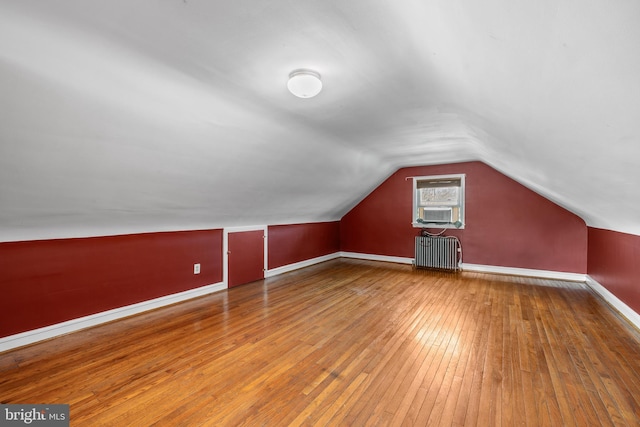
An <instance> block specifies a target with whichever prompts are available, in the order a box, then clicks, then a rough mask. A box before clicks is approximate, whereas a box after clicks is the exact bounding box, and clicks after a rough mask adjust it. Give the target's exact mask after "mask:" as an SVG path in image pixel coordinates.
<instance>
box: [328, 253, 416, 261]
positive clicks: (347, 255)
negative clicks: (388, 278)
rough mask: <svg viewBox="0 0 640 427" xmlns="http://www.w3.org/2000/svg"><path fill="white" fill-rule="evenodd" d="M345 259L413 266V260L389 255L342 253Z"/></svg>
mask: <svg viewBox="0 0 640 427" xmlns="http://www.w3.org/2000/svg"><path fill="white" fill-rule="evenodd" d="M340 256H341V257H344V258H356V259H366V260H368V261H382V262H395V263H396V264H413V258H405V257H399V256H389V255H375V254H361V253H358V252H340Z"/></svg>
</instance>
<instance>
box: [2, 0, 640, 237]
mask: <svg viewBox="0 0 640 427" xmlns="http://www.w3.org/2000/svg"><path fill="white" fill-rule="evenodd" d="M639 18H640V3H639V2H637V1H618V2H610V1H609V2H607V1H592V2H587V3H585V2H578V1H573V2H571V1H563V2H558V1H550V0H549V1H538V2H513V1H508V0H493V1H485V2H474V1H472V0H457V1H451V0H442V1H429V2H424V1H420V0H399V1H394V2H389V1H384V0H366V1H365V0H349V1H328V0H323V1H320V0H318V1H307V2H292V1H285V0H271V1H269V2H260V1H237V2H211V1H205V0H138V1H135V2H131V1H124V0H110V1H81V0H57V1H50V2H49V1H48V2H43V1H36V0H0V241H10V240H29V239H40V238H54V237H74V236H91V235H107V234H120V233H130V232H143V231H161V230H183V229H195V228H211V227H222V226H231V225H248V224H266V223H268V224H275V223H292V222H311V221H324V220H336V219H339V218H340V217H341V216H342V215H343V214H344V213H346V212H347V211H348V210H349V209H350V208H351V207H352V206H353V205H355V204H356V203H357V202H358V201H359V200H360V199H361V198H362V197H364V196H365V195H366V194H367V193H368V192H369V191H371V190H372V189H373V188H374V187H375V186H377V185H378V184H379V183H380V182H382V181H383V180H384V179H385V178H386V177H387V176H389V175H390V174H391V173H392V172H393V171H395V170H396V169H397V168H399V167H402V166H409V165H418V164H436V163H449V162H457V161H466V160H482V161H484V162H486V163H488V164H490V165H492V166H493V167H495V168H496V169H498V170H500V171H501V172H503V173H505V174H507V175H509V176H511V177H512V178H514V179H516V180H518V181H520V182H521V183H523V184H525V185H527V186H528V187H530V188H532V189H533V190H535V191H537V192H539V193H541V194H543V195H545V196H546V197H548V198H549V199H551V200H553V201H555V202H557V203H558V204H560V205H562V206H564V207H566V208H568V209H570V210H572V211H574V212H576V213H577V214H578V215H580V216H581V217H583V218H584V219H585V221H586V222H587V224H588V225H590V226H594V227H600V228H606V229H611V230H617V231H623V232H628V233H632V234H639V235H640V220H639V219H638V218H640V191H639V190H638V183H640V78H639V77H638V76H640V25H637V23H638V22H639V21H638V20H639ZM302 67H307V68H313V69H315V70H317V71H318V72H320V74H321V75H322V77H323V82H324V90H323V92H321V93H320V95H318V96H317V97H316V98H312V99H299V98H296V97H294V96H293V95H291V94H290V93H288V92H287V89H286V79H287V76H288V74H289V72H290V71H292V70H294V69H296V68H302Z"/></svg>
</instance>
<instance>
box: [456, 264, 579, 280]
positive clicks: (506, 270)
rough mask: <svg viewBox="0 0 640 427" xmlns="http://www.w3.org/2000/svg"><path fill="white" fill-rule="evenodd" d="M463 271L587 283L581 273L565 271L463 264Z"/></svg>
mask: <svg viewBox="0 0 640 427" xmlns="http://www.w3.org/2000/svg"><path fill="white" fill-rule="evenodd" d="M462 270H465V271H477V272H479V273H494V274H508V275H512V276H525V277H540V278H543V279H555V280H567V281H570V282H581V283H584V282H586V281H587V275H586V274H581V273H567V272H564V271H551V270H535V269H531V268H518V267H500V266H496V265H481V264H467V263H462Z"/></svg>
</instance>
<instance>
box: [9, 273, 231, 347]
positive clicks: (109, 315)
mask: <svg viewBox="0 0 640 427" xmlns="http://www.w3.org/2000/svg"><path fill="white" fill-rule="evenodd" d="M226 288H227V287H226V286H225V285H224V283H215V284H212V285H206V286H202V287H200V288H196V289H190V290H188V291H184V292H179V293H177V294H172V295H166V296H163V297H159V298H155V299H152V300H148V301H143V302H139V303H136V304H131V305H127V306H125V307H119V308H114V309H113V310H108V311H103V312H101V313H96V314H91V315H89V316H84V317H79V318H77V319H72V320H68V321H66V322H62V323H57V324H55V325H50V326H45V327H43V328H39V329H34V330H31V331H26V332H22V333H19V334H16V335H10V336H8V337H3V338H0V352H3V351H7V350H11V349H13V348H17V347H22V346H25V345H28V344H33V343H36V342H38V341H43V340H46V339H49V338H54V337H57V336H60V335H64V334H68V333H70V332H75V331H79V330H80V329H85V328H89V327H91V326H96V325H99V324H101V323H106V322H111V321H112V320H117V319H122V318H123V317H128V316H132V315H134V314H138V313H142V312H144V311H148V310H153V309H155V308H160V307H164V306H167V305H170V304H175V303H177V302H181V301H186V300H188V299H192V298H196V297H200V296H203V295H207V294H211V293H213V292H217V291H220V290H223V289H226Z"/></svg>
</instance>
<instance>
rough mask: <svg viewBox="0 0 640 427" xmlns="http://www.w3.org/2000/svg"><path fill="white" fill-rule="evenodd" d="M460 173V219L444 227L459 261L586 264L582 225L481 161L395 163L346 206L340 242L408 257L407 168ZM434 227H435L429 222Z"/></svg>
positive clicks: (565, 267)
mask: <svg viewBox="0 0 640 427" xmlns="http://www.w3.org/2000/svg"><path fill="white" fill-rule="evenodd" d="M459 173H464V174H466V188H465V198H466V205H465V206H466V214H465V216H466V226H465V229H464V230H449V231H447V232H446V233H445V234H446V235H454V236H457V237H458V238H459V239H460V241H461V243H462V248H463V262H466V263H470V264H482V265H493V266H503V267H519V268H531V269H540V270H550V271H564V272H573V273H586V272H587V226H586V225H585V223H584V221H583V220H582V219H581V218H579V217H578V216H576V215H574V214H573V213H571V212H569V211H567V210H566V209H564V208H562V207H560V206H558V205H556V204H554V203H553V202H551V201H549V200H548V199H546V198H544V197H542V196H540V195H539V194H537V193H535V192H533V191H531V190H529V189H527V188H526V187H524V186H523V185H521V184H519V183H518V182H516V181H514V180H512V179H510V178H508V177H507V176H505V175H503V174H501V173H499V172H498V171H496V170H495V169H493V168H491V167H489V166H487V165H485V164H484V163H481V162H468V163H457V164H448V165H437V166H420V167H411V168H404V169H400V170H399V171H397V172H396V173H394V174H393V175H392V176H391V177H389V178H388V179H387V180H386V181H385V182H383V183H382V184H381V185H380V186H379V187H378V188H376V189H375V190H374V191H373V192H372V193H371V194H369V195H368V196H367V197H366V198H365V199H364V200H363V201H362V202H361V203H359V204H358V205H357V206H356V207H354V208H353V209H352V210H351V211H350V212H349V213H347V214H346V215H345V216H344V217H343V218H342V221H341V223H340V235H341V250H343V251H347V252H358V253H365V254H377V255H390V256H399V257H408V258H413V256H414V238H415V236H416V235H417V234H418V233H419V230H420V229H418V228H413V226H412V225H411V219H412V218H411V210H412V201H413V194H412V180H411V179H406V178H408V177H413V176H428V175H443V174H459ZM431 231H439V230H431Z"/></svg>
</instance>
